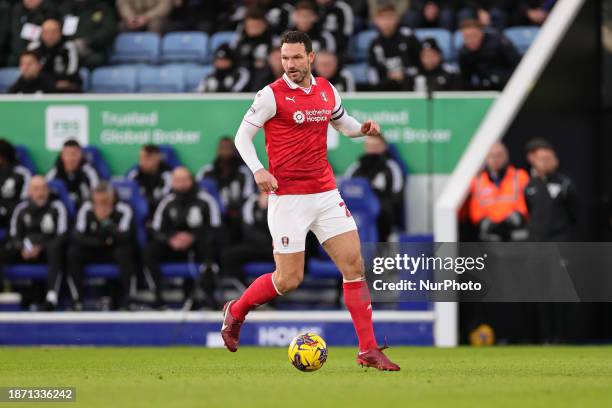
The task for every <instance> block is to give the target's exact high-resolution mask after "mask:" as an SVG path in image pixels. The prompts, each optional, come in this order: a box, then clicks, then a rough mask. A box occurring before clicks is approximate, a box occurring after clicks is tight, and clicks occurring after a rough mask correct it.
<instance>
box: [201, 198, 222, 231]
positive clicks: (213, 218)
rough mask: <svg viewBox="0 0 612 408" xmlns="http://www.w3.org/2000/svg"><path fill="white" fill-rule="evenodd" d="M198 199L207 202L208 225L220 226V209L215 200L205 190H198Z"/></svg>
mask: <svg viewBox="0 0 612 408" xmlns="http://www.w3.org/2000/svg"><path fill="white" fill-rule="evenodd" d="M198 198H199V199H200V200H203V201H206V203H207V204H208V212H209V213H210V225H211V226H213V227H219V226H221V209H220V208H219V204H217V201H216V200H215V199H214V198H213V197H212V196H211V195H210V194H208V193H207V192H206V191H200V192H199V193H198Z"/></svg>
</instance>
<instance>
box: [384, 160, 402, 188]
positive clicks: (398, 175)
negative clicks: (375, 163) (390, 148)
mask: <svg viewBox="0 0 612 408" xmlns="http://www.w3.org/2000/svg"><path fill="white" fill-rule="evenodd" d="M387 166H388V167H389V169H390V170H391V176H392V178H393V187H392V188H393V192H394V193H399V192H400V191H402V186H403V184H404V176H403V175H402V170H401V168H400V166H399V164H397V163H396V162H395V161H394V160H392V159H387Z"/></svg>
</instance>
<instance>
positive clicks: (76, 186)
mask: <svg viewBox="0 0 612 408" xmlns="http://www.w3.org/2000/svg"><path fill="white" fill-rule="evenodd" d="M46 177H47V180H53V179H59V180H62V181H63V182H64V183H66V187H67V189H68V194H69V195H70V199H71V200H72V201H73V202H74V203H75V206H76V207H77V208H78V207H79V206H80V205H81V203H83V202H84V201H86V200H89V199H90V197H91V190H93V189H94V188H95V187H96V186H97V185H98V182H99V177H98V173H97V172H96V169H94V168H93V166H92V165H91V164H89V163H87V161H86V160H85V157H84V156H83V150H82V149H81V145H80V144H79V142H77V141H76V140H67V141H66V142H65V143H64V146H63V147H62V151H61V152H60V155H59V157H58V158H57V161H56V162H55V166H54V167H52V168H51V170H49V172H48V173H47V176H46Z"/></svg>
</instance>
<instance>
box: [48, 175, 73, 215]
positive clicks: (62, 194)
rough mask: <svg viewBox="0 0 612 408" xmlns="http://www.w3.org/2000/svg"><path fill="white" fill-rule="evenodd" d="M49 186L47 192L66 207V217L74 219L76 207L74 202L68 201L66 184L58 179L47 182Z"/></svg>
mask: <svg viewBox="0 0 612 408" xmlns="http://www.w3.org/2000/svg"><path fill="white" fill-rule="evenodd" d="M47 185H48V186H49V190H50V191H51V192H52V193H54V194H55V195H57V198H59V199H60V200H62V202H63V203H64V205H65V206H66V210H67V211H68V216H69V217H71V218H74V217H75V216H76V206H75V205H74V202H73V201H72V200H71V199H70V195H69V194H68V188H67V187H66V183H64V181H63V180H60V179H53V180H49V181H48V182H47Z"/></svg>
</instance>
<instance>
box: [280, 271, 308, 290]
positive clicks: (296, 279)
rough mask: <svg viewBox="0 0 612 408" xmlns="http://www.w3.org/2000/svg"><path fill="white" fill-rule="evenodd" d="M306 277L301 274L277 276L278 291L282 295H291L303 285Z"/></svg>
mask: <svg viewBox="0 0 612 408" xmlns="http://www.w3.org/2000/svg"><path fill="white" fill-rule="evenodd" d="M303 279H304V277H303V276H302V275H301V274H291V275H288V276H287V275H280V274H278V275H277V278H276V279H275V282H274V283H275V284H276V289H277V290H278V291H279V292H280V293H282V294H285V293H289V292H292V291H294V290H296V289H297V288H298V286H300V284H301V283H302V280H303Z"/></svg>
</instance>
